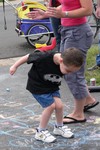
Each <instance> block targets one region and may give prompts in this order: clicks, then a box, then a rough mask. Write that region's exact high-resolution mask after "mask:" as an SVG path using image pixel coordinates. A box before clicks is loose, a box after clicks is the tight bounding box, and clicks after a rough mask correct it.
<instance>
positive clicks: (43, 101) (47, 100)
mask: <svg viewBox="0 0 100 150" xmlns="http://www.w3.org/2000/svg"><path fill="white" fill-rule="evenodd" d="M32 95H33V97H34V98H35V99H36V100H37V101H38V103H39V104H40V105H41V106H42V107H43V108H46V107H48V106H50V105H51V104H53V103H54V98H53V97H59V98H60V93H59V91H55V92H53V93H47V94H32Z"/></svg>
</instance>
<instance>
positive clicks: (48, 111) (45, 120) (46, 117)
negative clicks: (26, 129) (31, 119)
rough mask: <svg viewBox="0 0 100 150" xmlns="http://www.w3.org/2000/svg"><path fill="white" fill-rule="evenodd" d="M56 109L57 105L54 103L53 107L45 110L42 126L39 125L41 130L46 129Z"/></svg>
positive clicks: (41, 121)
mask: <svg viewBox="0 0 100 150" xmlns="http://www.w3.org/2000/svg"><path fill="white" fill-rule="evenodd" d="M54 109H55V103H53V104H52V105H50V106H48V107H47V108H45V109H44V111H43V112H42V116H41V120H40V125H39V128H40V129H46V127H47V124H48V121H49V119H50V117H51V114H52V113H53V111H54Z"/></svg>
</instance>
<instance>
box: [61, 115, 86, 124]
mask: <svg viewBox="0 0 100 150" xmlns="http://www.w3.org/2000/svg"><path fill="white" fill-rule="evenodd" d="M64 118H66V119H71V121H69V122H65V121H63V124H71V123H83V122H86V118H85V119H83V120H77V119H75V118H72V117H67V116H64Z"/></svg>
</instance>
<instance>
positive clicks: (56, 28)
mask: <svg viewBox="0 0 100 150" xmlns="http://www.w3.org/2000/svg"><path fill="white" fill-rule="evenodd" d="M50 21H51V24H52V27H53V31H54V36H55V37H56V41H57V48H58V51H60V42H61V35H60V33H59V27H60V25H61V19H58V18H53V17H52V18H50Z"/></svg>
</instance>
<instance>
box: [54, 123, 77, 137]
mask: <svg viewBox="0 0 100 150" xmlns="http://www.w3.org/2000/svg"><path fill="white" fill-rule="evenodd" d="M53 133H54V134H55V135H61V136H62V137H65V138H72V137H73V136H74V134H73V133H72V132H71V129H70V128H68V127H67V126H62V127H56V126H55V127H54V130H53Z"/></svg>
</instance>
